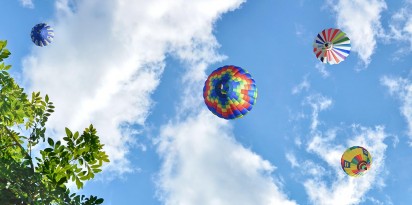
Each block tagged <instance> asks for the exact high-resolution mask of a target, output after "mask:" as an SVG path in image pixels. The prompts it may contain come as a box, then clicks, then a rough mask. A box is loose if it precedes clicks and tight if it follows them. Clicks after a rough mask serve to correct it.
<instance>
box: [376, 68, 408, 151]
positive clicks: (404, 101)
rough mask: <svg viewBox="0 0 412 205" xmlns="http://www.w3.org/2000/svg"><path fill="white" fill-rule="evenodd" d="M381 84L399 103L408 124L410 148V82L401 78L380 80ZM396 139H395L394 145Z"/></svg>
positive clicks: (385, 77)
mask: <svg viewBox="0 0 412 205" xmlns="http://www.w3.org/2000/svg"><path fill="white" fill-rule="evenodd" d="M381 84H382V85H385V86H386V87H388V89H389V92H390V94H391V95H395V96H396V97H397V98H399V100H400V101H401V107H400V111H401V113H402V115H403V116H404V117H405V119H406V122H407V124H408V135H409V139H410V141H409V145H410V146H412V82H411V81H410V80H409V79H406V78H402V77H398V78H395V77H388V76H384V77H383V78H381ZM396 141H397V138H395V142H394V143H396Z"/></svg>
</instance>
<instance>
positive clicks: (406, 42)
mask: <svg viewBox="0 0 412 205" xmlns="http://www.w3.org/2000/svg"><path fill="white" fill-rule="evenodd" d="M411 6H412V1H405V4H404V6H403V7H402V8H401V9H399V10H398V11H397V12H395V13H394V14H393V15H392V17H391V20H390V23H389V31H388V32H387V34H386V35H385V36H384V37H385V40H386V41H388V42H394V41H399V42H400V43H401V46H400V48H399V49H398V50H397V51H396V52H395V53H394V54H393V56H394V59H395V60H399V59H400V58H401V57H403V56H404V55H405V54H407V53H409V52H410V51H411V50H412V9H411Z"/></svg>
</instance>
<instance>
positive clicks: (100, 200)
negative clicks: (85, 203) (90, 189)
mask: <svg viewBox="0 0 412 205" xmlns="http://www.w3.org/2000/svg"><path fill="white" fill-rule="evenodd" d="M103 202H104V199H102V198H100V199H97V200H96V202H95V203H96V204H102V203H103Z"/></svg>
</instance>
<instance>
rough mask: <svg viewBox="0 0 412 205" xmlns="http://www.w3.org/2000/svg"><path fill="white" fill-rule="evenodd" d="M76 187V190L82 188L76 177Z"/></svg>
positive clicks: (81, 183)
mask: <svg viewBox="0 0 412 205" xmlns="http://www.w3.org/2000/svg"><path fill="white" fill-rule="evenodd" d="M76 186H77V188H78V189H81V188H83V182H81V181H80V180H79V178H77V177H76Z"/></svg>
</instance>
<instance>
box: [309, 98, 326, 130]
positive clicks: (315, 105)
mask: <svg viewBox="0 0 412 205" xmlns="http://www.w3.org/2000/svg"><path fill="white" fill-rule="evenodd" d="M304 103H305V104H308V105H310V106H311V107H312V123H311V125H310V129H311V131H312V132H314V131H316V129H317V127H318V125H319V123H320V122H319V119H318V116H319V112H320V111H322V110H325V109H327V108H329V107H330V106H331V105H332V99H330V98H328V97H325V96H323V95H321V94H315V95H309V96H308V97H306V99H305V101H304Z"/></svg>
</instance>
